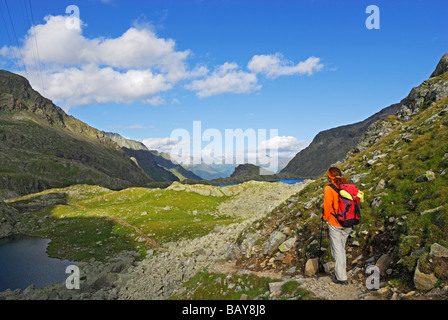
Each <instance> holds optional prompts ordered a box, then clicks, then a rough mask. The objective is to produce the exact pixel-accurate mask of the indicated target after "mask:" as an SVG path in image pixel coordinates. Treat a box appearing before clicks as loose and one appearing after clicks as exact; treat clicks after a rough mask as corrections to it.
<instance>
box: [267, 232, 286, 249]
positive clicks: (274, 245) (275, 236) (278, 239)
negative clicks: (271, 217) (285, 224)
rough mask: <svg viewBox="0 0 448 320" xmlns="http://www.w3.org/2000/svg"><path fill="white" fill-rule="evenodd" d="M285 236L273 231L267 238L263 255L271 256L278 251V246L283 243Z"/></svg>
mask: <svg viewBox="0 0 448 320" xmlns="http://www.w3.org/2000/svg"><path fill="white" fill-rule="evenodd" d="M285 239H286V236H285V235H284V234H283V233H282V232H280V231H274V232H273V233H272V234H271V236H270V237H269V241H268V242H267V243H266V245H265V247H264V250H263V253H264V254H273V253H274V252H275V250H277V249H278V247H279V246H280V244H282V242H283V241H285Z"/></svg>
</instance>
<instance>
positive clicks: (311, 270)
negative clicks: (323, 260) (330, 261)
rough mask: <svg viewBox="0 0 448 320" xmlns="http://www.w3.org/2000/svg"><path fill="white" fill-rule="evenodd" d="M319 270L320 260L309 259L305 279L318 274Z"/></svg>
mask: <svg viewBox="0 0 448 320" xmlns="http://www.w3.org/2000/svg"><path fill="white" fill-rule="evenodd" d="M318 269H319V259H318V258H312V259H309V260H308V261H307V262H306V264H305V277H312V276H314V275H316V274H317V271H318Z"/></svg>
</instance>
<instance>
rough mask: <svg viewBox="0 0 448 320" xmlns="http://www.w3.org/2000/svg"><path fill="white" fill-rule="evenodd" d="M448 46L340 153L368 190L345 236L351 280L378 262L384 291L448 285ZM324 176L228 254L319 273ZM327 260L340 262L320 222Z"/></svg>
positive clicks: (404, 292) (256, 266) (438, 289)
mask: <svg viewBox="0 0 448 320" xmlns="http://www.w3.org/2000/svg"><path fill="white" fill-rule="evenodd" d="M447 59H448V54H446V55H444V56H443V58H442V59H441V61H440V63H439V64H438V66H437V68H436V71H435V72H434V73H433V74H432V76H431V78H430V79H428V80H426V81H424V82H423V83H422V84H421V85H419V86H417V87H415V88H413V89H412V90H411V92H410V93H409V95H408V96H407V97H406V98H405V99H403V100H402V101H401V103H400V109H399V110H398V112H397V114H396V115H390V116H388V117H386V118H384V119H381V120H379V121H377V122H376V123H374V124H372V125H371V126H370V127H369V128H368V129H367V131H366V132H365V134H364V135H363V137H362V138H361V140H360V141H359V144H358V145H356V146H355V148H353V149H352V150H351V151H350V153H349V157H347V159H345V160H344V161H341V162H339V163H337V164H336V165H338V166H339V167H340V168H341V169H342V171H343V174H344V176H346V177H348V178H349V179H350V180H351V182H352V183H356V184H357V185H358V186H359V187H360V189H361V190H363V191H364V192H365V202H364V203H363V204H362V221H361V224H360V225H358V226H356V227H355V228H354V232H352V234H351V235H350V237H349V239H348V242H347V251H348V252H347V254H348V264H347V266H348V270H349V275H350V282H351V284H350V285H359V284H361V285H364V284H365V281H366V280H367V277H368V276H369V274H368V273H366V269H367V267H368V266H369V265H376V266H377V267H378V268H379V270H380V272H381V280H380V281H381V283H383V286H384V285H385V284H386V285H387V286H386V287H383V288H382V289H380V290H378V297H377V298H381V299H391V298H392V299H401V298H403V299H409V298H411V299H416V298H425V299H426V298H431V297H433V298H443V297H445V298H446V294H447V292H448V290H446V289H447V288H448V287H447V285H448V234H447V232H446V230H447V227H448V204H447V202H446V198H447V196H448V174H447V173H448V68H447V66H448V64H447ZM327 183H328V182H327V181H326V178H325V176H323V177H320V178H319V179H317V180H315V181H314V182H312V183H311V184H309V185H308V186H307V187H305V188H304V189H303V190H302V191H301V192H299V193H297V194H296V195H294V196H292V197H290V198H289V199H288V200H287V201H285V202H284V203H283V204H281V205H280V206H278V207H277V208H276V209H275V210H273V211H272V212H271V213H270V214H269V215H268V216H267V217H266V218H264V219H262V220H260V221H257V222H256V223H254V224H253V225H252V226H251V227H250V228H249V229H248V230H246V231H245V232H243V233H242V234H241V235H240V237H239V239H238V240H237V241H236V242H235V244H234V249H233V251H232V252H231V254H230V256H229V257H232V258H233V259H237V265H239V266H240V267H241V268H247V269H249V270H255V271H257V270H258V271H259V270H265V271H266V270H277V271H282V270H283V271H285V270H288V272H290V273H291V274H301V275H307V276H313V275H315V273H316V267H317V259H316V258H317V256H318V255H317V254H318V250H319V239H320V218H319V217H320V213H321V211H322V205H323V204H322V203H323V188H324V187H325V186H326V185H327ZM323 250H324V252H325V254H324V256H323V257H322V264H323V266H324V267H325V272H328V273H329V274H331V272H332V268H333V267H334V263H333V262H332V261H333V259H332V257H331V254H330V250H329V242H328V237H327V236H326V232H324V237H323Z"/></svg>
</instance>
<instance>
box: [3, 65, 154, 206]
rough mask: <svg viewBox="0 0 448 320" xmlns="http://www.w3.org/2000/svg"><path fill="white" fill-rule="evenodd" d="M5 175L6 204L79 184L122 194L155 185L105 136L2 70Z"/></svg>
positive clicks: (4, 192)
mask: <svg viewBox="0 0 448 320" xmlns="http://www.w3.org/2000/svg"><path fill="white" fill-rule="evenodd" d="M0 172H1V175H0V195H1V197H2V198H9V197H12V196H17V195H23V194H28V193H33V192H38V191H42V190H44V189H48V188H53V187H62V186H68V185H72V184H78V183H88V184H93V183H94V184H98V185H101V186H105V187H108V188H112V189H120V188H125V187H130V186H133V185H134V186H135V185H144V184H146V183H149V182H151V181H152V179H151V178H150V177H149V176H148V175H147V174H146V173H145V172H144V171H143V170H142V169H141V168H140V167H139V166H138V165H137V164H136V163H135V162H134V161H132V160H131V159H130V158H129V157H128V156H127V155H126V154H125V152H124V151H123V150H121V148H120V147H119V146H118V145H117V144H116V143H115V142H113V141H112V140H111V139H109V138H108V137H107V136H106V135H105V134H103V133H102V132H101V131H98V130H96V129H95V128H92V127H90V126H89V125H87V124H85V123H83V122H82V121H79V120H77V119H75V118H74V117H72V116H69V115H67V114H66V113H65V112H64V111H63V110H62V109H61V108H59V107H57V106H56V105H54V104H53V103H52V102H51V101H50V100H48V99H46V98H44V97H42V96H41V95H40V94H39V93H38V92H36V91H34V90H33V89H32V88H31V86H30V84H29V82H28V81H27V80H26V79H25V78H23V77H21V76H19V75H16V74H13V73H10V72H8V71H1V70H0Z"/></svg>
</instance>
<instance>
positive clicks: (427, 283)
mask: <svg viewBox="0 0 448 320" xmlns="http://www.w3.org/2000/svg"><path fill="white" fill-rule="evenodd" d="M436 282H437V278H436V276H435V275H434V273H431V274H426V273H423V272H421V271H420V261H419V262H418V263H417V268H416V269H415V273H414V285H415V288H416V289H417V290H425V291H428V290H431V289H433V288H434V286H435V284H436Z"/></svg>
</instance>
